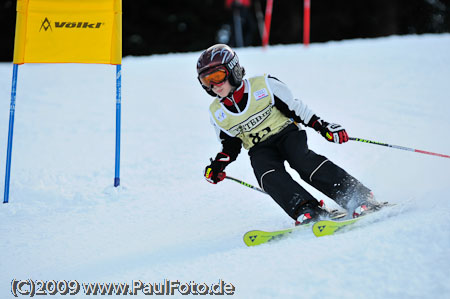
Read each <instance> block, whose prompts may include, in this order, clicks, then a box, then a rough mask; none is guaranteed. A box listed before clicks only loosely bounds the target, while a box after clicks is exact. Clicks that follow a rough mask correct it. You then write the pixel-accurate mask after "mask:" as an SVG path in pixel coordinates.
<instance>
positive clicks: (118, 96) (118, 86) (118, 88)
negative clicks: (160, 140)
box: [114, 64, 122, 187]
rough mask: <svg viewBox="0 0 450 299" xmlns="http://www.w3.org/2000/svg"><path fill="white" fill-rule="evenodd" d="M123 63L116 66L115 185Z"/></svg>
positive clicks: (118, 170) (117, 180)
mask: <svg viewBox="0 0 450 299" xmlns="http://www.w3.org/2000/svg"><path fill="white" fill-rule="evenodd" d="M121 90H122V65H120V64H118V65H117V66H116V161H115V176H114V187H117V186H119V185H120V119H121V117H120V116H121V104H122V96H121Z"/></svg>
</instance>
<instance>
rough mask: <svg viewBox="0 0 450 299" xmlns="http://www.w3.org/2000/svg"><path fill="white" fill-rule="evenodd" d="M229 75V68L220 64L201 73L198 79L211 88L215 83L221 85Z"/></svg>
mask: <svg viewBox="0 0 450 299" xmlns="http://www.w3.org/2000/svg"><path fill="white" fill-rule="evenodd" d="M228 75H229V73H228V71H227V69H226V68H225V67H224V66H219V67H216V68H213V69H211V70H209V71H206V72H204V73H201V74H200V75H199V76H198V79H199V80H200V83H201V84H202V85H203V86H205V87H206V88H211V87H212V86H213V85H220V84H222V83H223V82H225V80H227V79H228Z"/></svg>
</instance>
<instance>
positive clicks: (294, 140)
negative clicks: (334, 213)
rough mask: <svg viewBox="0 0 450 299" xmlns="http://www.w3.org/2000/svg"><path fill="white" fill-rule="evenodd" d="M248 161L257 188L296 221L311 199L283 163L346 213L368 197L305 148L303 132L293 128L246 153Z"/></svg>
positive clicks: (341, 172)
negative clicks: (353, 203)
mask: <svg viewBox="0 0 450 299" xmlns="http://www.w3.org/2000/svg"><path fill="white" fill-rule="evenodd" d="M249 155H250V161H251V164H252V167H253V170H254V172H255V176H256V179H257V180H258V183H259V186H260V187H261V188H262V189H263V190H264V191H266V192H267V193H268V194H269V195H270V196H271V197H272V198H273V199H274V200H275V201H276V202H277V204H278V205H279V206H281V208H283V210H284V211H285V212H286V213H287V214H288V215H289V216H291V217H292V218H293V219H297V217H298V214H299V213H300V207H301V206H302V205H303V204H305V203H306V202H309V201H313V202H314V203H317V199H315V198H314V197H313V196H312V195H311V194H310V193H309V192H308V191H306V190H305V189H304V188H303V187H302V186H301V185H300V184H299V183H298V182H296V181H295V180H294V179H293V178H292V177H291V175H290V174H289V173H288V172H287V171H286V169H285V167H284V161H287V162H288V163H289V165H290V166H291V168H293V169H294V170H296V171H297V172H298V174H299V175H300V177H301V178H302V180H303V181H304V182H306V183H308V184H309V185H311V186H313V187H314V188H315V189H317V190H319V191H320V192H322V193H324V194H325V195H327V196H328V197H330V198H331V199H333V200H335V201H336V202H337V203H338V204H339V205H341V206H342V207H344V208H346V209H348V208H349V207H348V205H349V201H350V200H351V199H352V198H353V197H355V196H356V197H358V198H357V199H356V201H362V200H363V198H364V197H367V195H368V194H369V193H370V190H369V189H368V188H367V187H365V186H363V185H362V184H361V183H360V182H359V181H358V180H356V179H355V178H354V177H352V176H351V175H350V174H348V173H347V172H346V171H345V170H343V169H342V168H340V167H339V166H337V165H336V164H334V163H333V162H331V161H330V160H328V159H327V158H326V157H324V156H321V155H318V154H316V153H315V152H313V151H312V150H310V149H309V148H308V145H307V137H306V132H305V131H304V130H299V129H298V127H297V126H296V125H294V124H292V125H289V126H288V127H286V128H285V129H284V130H282V131H281V132H280V133H278V134H276V135H274V136H271V137H270V138H269V139H268V140H265V141H263V142H261V143H258V144H257V145H255V146H253V147H252V148H251V149H250V151H249Z"/></svg>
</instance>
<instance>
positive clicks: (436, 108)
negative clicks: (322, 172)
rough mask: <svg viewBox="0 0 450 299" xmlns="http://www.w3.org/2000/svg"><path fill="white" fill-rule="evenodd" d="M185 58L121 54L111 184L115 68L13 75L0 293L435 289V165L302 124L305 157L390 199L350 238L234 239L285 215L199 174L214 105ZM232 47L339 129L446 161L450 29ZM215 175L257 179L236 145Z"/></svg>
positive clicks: (394, 294)
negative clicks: (27, 288) (325, 161)
mask: <svg viewBox="0 0 450 299" xmlns="http://www.w3.org/2000/svg"><path fill="white" fill-rule="evenodd" d="M199 54H200V53H199V52H197V53H187V54H170V55H154V56H150V57H139V58H137V57H127V58H124V60H123V97H122V98H123V102H122V109H123V110H122V163H121V186H120V187H119V188H114V187H113V186H112V185H113V177H114V130H115V68H114V67H112V66H104V65H76V64H66V65H41V64H38V65H23V66H20V67H19V80H18V92H17V105H16V122H15V131H14V145H13V159H12V177H11V197H10V203H9V204H4V205H2V206H1V207H0V238H1V243H0V250H1V255H0V269H1V272H0V294H1V295H0V297H1V298H10V297H12V296H13V295H12V294H11V281H12V280H13V279H18V280H21V279H33V280H44V281H48V280H56V281H61V280H67V281H69V280H75V279H76V280H78V281H79V282H80V283H81V282H127V283H131V282H132V281H137V280H141V281H143V282H151V283H161V282H164V280H165V279H168V280H171V281H176V280H178V281H180V282H181V283H189V282H194V283H199V284H200V283H207V284H213V283H217V282H219V280H223V281H224V282H226V283H231V284H233V285H234V287H235V294H234V296H233V297H234V298H307V297H314V296H315V298H449V297H450V221H449V220H450V196H449V195H448V194H449V192H448V190H449V187H450V178H449V174H448V169H449V167H450V159H444V158H438V157H433V156H429V155H422V154H418V153H413V152H407V151H402V150H397V149H390V148H386V147H382V146H377V145H370V144H363V143H359V142H348V143H346V144H344V145H336V144H331V143H328V142H327V141H325V139H323V138H322V137H321V136H320V135H318V134H317V133H315V132H314V131H312V130H311V129H307V133H308V138H309V145H310V148H312V149H313V150H315V151H316V152H319V153H321V154H323V155H325V156H327V157H329V158H330V159H331V160H333V161H334V162H335V163H337V164H338V165H341V166H343V167H344V168H345V169H346V170H347V171H348V172H350V173H352V174H353V175H355V176H356V177H357V178H359V179H360V180H361V181H363V182H364V183H365V184H367V185H368V186H369V187H371V188H372V189H373V190H374V192H375V195H376V196H377V198H378V199H379V200H382V201H390V202H394V203H397V204H398V205H397V206H396V207H395V208H392V209H390V210H386V211H384V212H380V215H377V219H381V220H383V221H376V222H374V223H372V224H371V225H364V223H362V224H361V226H362V227H360V228H358V229H354V230H351V231H349V232H347V233H342V234H338V235H335V236H332V237H324V238H316V237H314V236H313V235H312V233H311V232H310V231H308V230H305V231H302V232H298V233H297V234H295V235H292V236H291V237H289V238H288V239H285V240H283V241H279V242H274V243H272V244H267V245H262V246H259V247H253V248H248V247H246V246H245V245H244V244H243V242H242V235H243V233H245V232H246V231H247V230H251V229H264V230H273V229H280V228H284V227H290V226H291V225H292V224H293V223H292V220H291V219H290V218H289V217H288V216H287V215H285V214H284V212H283V211H282V210H281V209H280V208H279V207H278V206H277V205H276V204H275V203H274V202H273V201H272V200H271V199H270V198H269V197H268V196H266V195H264V194H262V193H259V192H256V191H253V190H251V189H249V188H246V187H244V186H240V185H238V184H236V183H235V182H231V181H225V182H222V183H220V184H218V185H212V184H208V183H207V182H206V181H205V180H204V179H203V177H202V174H203V169H204V167H205V166H206V165H207V164H208V161H209V157H213V156H214V155H215V154H216V152H217V151H218V150H219V149H220V144H219V143H218V141H217V139H216V136H215V133H214V131H213V128H212V127H211V126H210V124H209V118H208V105H209V102H210V101H211V99H212V98H210V97H209V96H208V95H207V94H206V93H205V92H204V91H203V90H202V88H201V87H200V86H199V84H198V81H197V79H196V72H195V63H196V60H197V58H198V56H199ZM238 54H239V57H240V61H241V64H242V65H243V66H245V68H246V70H247V74H248V75H249V76H252V75H257V74H262V73H265V72H269V73H270V74H272V75H274V76H277V77H278V78H279V79H281V80H282V81H284V82H285V83H287V84H288V85H289V86H290V87H291V89H292V91H293V92H294V94H295V95H296V96H298V97H300V98H302V100H303V101H305V102H306V103H308V105H309V106H310V107H311V108H312V109H313V110H314V111H315V112H316V113H317V114H318V115H319V116H321V117H322V118H323V119H325V120H328V121H332V122H336V123H340V124H342V125H343V126H345V127H346V128H347V130H348V132H349V135H350V136H353V137H360V138H366V139H371V140H375V141H380V142H386V143H391V144H396V145H402V146H407V147H412V148H418V149H422V150H428V151H433V152H437V153H443V154H447V155H448V154H450V138H449V137H448V134H449V133H448V132H449V130H450V117H449V114H450V84H449V81H450V34H441V35H421V36H406V37H388V38H380V39H361V40H352V41H344V42H329V43H325V44H313V45H311V46H310V47H309V48H307V49H305V48H304V47H302V46H301V45H290V46H272V47H270V48H269V49H267V50H262V49H261V48H245V49H240V50H238ZM11 74H12V65H11V64H8V63H3V64H0V98H1V99H2V101H1V103H0V111H3V112H2V113H0V140H3V146H0V166H1V167H2V169H4V167H5V158H6V140H7V133H8V117H9V112H8V111H9V100H10V91H11ZM2 171H4V170H2ZM227 173H228V174H229V175H231V176H234V177H237V178H240V179H243V180H244V181H247V182H249V183H251V184H254V185H257V183H256V180H255V178H254V176H253V173H252V170H251V168H250V165H249V159H248V155H247V154H246V152H245V151H244V150H243V152H242V153H241V155H240V156H239V158H238V160H237V161H236V162H235V163H234V164H232V165H230V166H229V167H228V168H227ZM292 175H293V176H294V177H296V178H298V176H296V174H295V173H293V174H292ZM2 179H3V176H2ZM2 182H3V181H2ZM2 184H3V183H2ZM2 184H1V186H3V185H2ZM309 190H310V191H311V192H313V194H314V195H316V196H317V197H318V198H320V199H325V201H326V203H327V204H328V205H330V206H333V205H334V204H333V202H332V201H331V200H329V199H327V198H326V197H325V196H324V195H322V194H319V193H317V192H316V191H314V190H311V189H309ZM0 192H1V194H3V187H2V188H1V189H0ZM176 294H178V293H176ZM23 297H27V296H23ZM53 297H54V298H55V297H64V298H67V297H74V298H78V297H83V291H82V290H81V291H80V292H79V294H78V295H77V296H53ZM113 297H114V296H113ZM172 297H181V296H180V295H178V296H177V295H174V296H172ZM197 297H198V296H197Z"/></svg>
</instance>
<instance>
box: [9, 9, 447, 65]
mask: <svg viewBox="0 0 450 299" xmlns="http://www.w3.org/2000/svg"><path fill="white" fill-rule="evenodd" d="M83 1H86V0H83ZM122 5H123V56H128V55H150V54H155V53H169V52H189V51H199V50H202V49H204V48H207V47H208V46H210V45H212V44H214V43H217V42H226V43H229V44H230V45H232V46H235V45H236V43H235V42H234V41H235V39H234V38H233V36H232V35H231V36H230V32H232V29H231V28H232V24H233V14H232V10H231V9H227V8H226V7H225V1H224V0H123V3H122ZM265 7H266V0H252V1H251V6H250V7H249V9H248V17H247V18H246V19H245V20H246V23H247V24H246V26H245V27H244V29H245V32H244V35H245V37H246V43H245V46H260V45H261V35H260V31H259V30H258V17H257V16H261V13H262V14H263V13H264V11H265ZM15 18H16V0H1V1H0V28H1V31H0V43H1V47H0V61H12V57H13V48H14V32H15ZM442 32H450V0H341V1H339V0H311V42H312V43H314V42H325V41H329V40H342V39H352V38H362V37H379V36H388V35H394V34H395V35H404V34H423V33H442ZM231 34H232V33H231ZM302 34H303V0H295V1H294V0H274V5H273V15H272V26H271V32H270V44H291V43H300V42H301V41H302V38H303V37H302Z"/></svg>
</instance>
